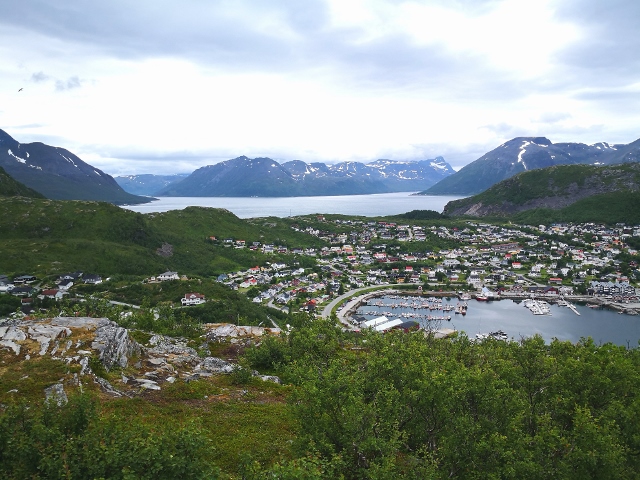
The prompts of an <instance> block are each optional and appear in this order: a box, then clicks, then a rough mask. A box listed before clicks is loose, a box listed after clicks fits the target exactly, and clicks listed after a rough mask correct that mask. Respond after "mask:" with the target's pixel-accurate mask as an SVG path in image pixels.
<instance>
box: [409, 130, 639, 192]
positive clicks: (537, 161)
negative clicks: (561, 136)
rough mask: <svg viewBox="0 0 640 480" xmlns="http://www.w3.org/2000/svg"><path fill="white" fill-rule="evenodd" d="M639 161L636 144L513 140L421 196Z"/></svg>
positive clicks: (543, 139) (478, 190) (525, 138)
mask: <svg viewBox="0 0 640 480" xmlns="http://www.w3.org/2000/svg"><path fill="white" fill-rule="evenodd" d="M638 161H640V140H636V141H635V142H633V143H630V144H628V145H609V144H607V143H596V144H595V145H585V144H583V143H551V141H549V139H547V138H544V137H517V138H514V139H513V140H509V141H508V142H506V143H504V144H502V145H500V146H499V147H498V148H495V149H494V150H491V151H490V152H489V153H486V154H484V155H483V156H482V157H480V158H479V159H478V160H476V161H474V162H472V163H470V164H469V165H467V166H465V167H463V168H462V169H460V170H459V171H458V172H456V173H455V174H453V175H450V176H448V177H447V178H445V179H443V180H442V181H440V182H439V183H437V184H436V185H434V186H432V187H430V188H428V189H427V190H425V191H424V192H421V193H422V194H425V195H474V194H476V193H480V192H482V191H484V190H486V189H487V188H489V187H491V186H492V185H493V184H495V183H497V182H499V181H501V180H504V179H506V178H509V177H512V176H514V175H516V174H518V173H521V172H525V171H529V170H535V169H538V168H546V167H551V166H554V165H574V164H589V165H611V164H616V163H624V162H638Z"/></svg>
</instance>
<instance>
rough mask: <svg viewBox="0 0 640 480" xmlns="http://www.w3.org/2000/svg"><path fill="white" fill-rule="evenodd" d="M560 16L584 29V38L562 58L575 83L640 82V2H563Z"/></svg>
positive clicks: (559, 4) (571, 79) (559, 3)
mask: <svg viewBox="0 0 640 480" xmlns="http://www.w3.org/2000/svg"><path fill="white" fill-rule="evenodd" d="M556 16H557V17H558V18H559V19H560V20H564V21H568V22H571V23H574V24H579V25H581V27H582V28H583V29H584V38H582V39H581V41H580V42H579V43H577V44H575V45H573V46H572V47H570V48H568V49H566V50H564V51H563V52H561V53H560V55H559V57H558V60H560V61H561V62H562V63H563V64H565V65H566V66H567V67H568V70H567V75H569V80H570V81H571V82H573V83H575V84H595V85H602V86H605V85H608V86H617V85H625V84H627V83H629V82H636V81H637V80H638V75H639V74H640V55H638V52H639V51H640V36H639V35H638V25H639V23H640V2H638V1H636V0H611V1H608V2H603V1H601V0H562V1H559V2H558V5H557V8H556Z"/></svg>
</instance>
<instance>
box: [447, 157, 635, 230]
mask: <svg viewBox="0 0 640 480" xmlns="http://www.w3.org/2000/svg"><path fill="white" fill-rule="evenodd" d="M534 211H535V212H536V213H535V214H534V213H531V212H534ZM525 213H526V215H525ZM443 214H445V215H449V216H472V217H503V218H504V217H508V218H509V219H512V220H514V221H518V220H520V219H523V220H524V219H526V220H527V222H530V221H532V220H533V219H535V218H537V219H538V221H539V222H540V223H548V222H549V221H550V220H551V219H557V220H551V221H576V222H579V221H596V222H597V221H600V222H605V223H611V222H625V223H630V224H637V223H638V222H639V221H640V163H638V162H628V163H622V164H617V165H606V166H592V165H557V166H554V167H549V168H543V169H537V170H531V171H527V172H523V173H519V174H517V175H514V176H513V177H511V178H508V179H507V180H503V181H501V182H499V183H497V184H495V185H493V186H491V187H490V188H488V189H487V190H485V191H484V192H482V193H479V194H477V195H474V196H471V197H467V198H463V199H460V200H454V201H451V202H449V203H447V205H446V206H445V208H444V212H443Z"/></svg>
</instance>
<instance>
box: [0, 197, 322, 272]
mask: <svg viewBox="0 0 640 480" xmlns="http://www.w3.org/2000/svg"><path fill="white" fill-rule="evenodd" d="M0 213H1V215H0V258H2V259H3V270H4V271H3V273H5V272H7V273H10V272H32V273H34V274H40V275H42V274H53V273H60V272H65V271H73V270H82V271H88V272H96V273H100V274H102V275H109V274H115V273H120V274H138V275H152V274H157V273H161V272H162V271H165V270H168V269H171V270H177V271H179V272H180V273H185V274H201V275H214V274H218V273H222V272H228V271H231V270H235V269H239V268H246V267H249V266H255V265H257V264H264V262H265V261H266V260H267V259H270V260H273V257H265V256H264V255H262V254H261V253H260V252H252V251H250V250H249V249H242V250H237V249H234V248H233V247H228V248H225V247H223V246H222V245H216V244H213V243H211V242H209V241H207V240H206V239H207V238H208V237H210V236H216V237H219V238H228V237H231V238H235V239H242V240H246V241H247V242H251V241H260V242H262V243H278V244H284V245H290V246H308V245H312V244H321V243H322V242H319V241H318V240H317V239H315V238H314V237H311V236H309V235H306V234H303V233H298V232H295V231H293V230H291V229H290V228H288V226H287V224H286V223H285V222H282V221H281V220H280V219H256V220H253V221H252V222H248V221H246V220H241V219H239V218H238V217H236V216H235V215H233V214H232V213H230V212H228V211H226V210H221V209H213V208H199V207H189V208H187V209H185V210H181V211H172V212H166V213H162V214H149V215H142V214H139V213H135V212H131V211H128V210H124V209H121V208H119V207H115V206H113V205H110V204H108V203H101V202H83V201H53V200H35V199H25V198H6V199H0ZM163 243H169V244H171V245H172V246H173V255H172V256H170V257H161V256H159V255H157V254H156V250H157V249H158V248H159V247H161V246H162V244H163Z"/></svg>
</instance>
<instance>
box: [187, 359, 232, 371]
mask: <svg viewBox="0 0 640 480" xmlns="http://www.w3.org/2000/svg"><path fill="white" fill-rule="evenodd" d="M235 368H236V366H235V365H234V364H232V363H229V362H226V361H225V360H222V359H221V358H217V357H206V358H205V359H204V360H203V361H202V363H200V364H199V365H198V366H197V367H196V369H197V370H204V371H206V372H210V373H231V372H233V371H234V370H235Z"/></svg>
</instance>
